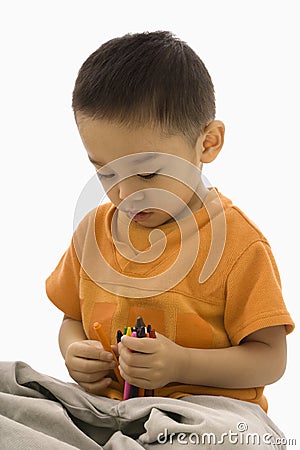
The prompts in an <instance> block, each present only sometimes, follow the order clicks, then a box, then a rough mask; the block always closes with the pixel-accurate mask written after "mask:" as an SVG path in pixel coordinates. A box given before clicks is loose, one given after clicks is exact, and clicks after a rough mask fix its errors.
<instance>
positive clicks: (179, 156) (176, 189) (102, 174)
mask: <svg viewBox="0 0 300 450" xmlns="http://www.w3.org/2000/svg"><path fill="white" fill-rule="evenodd" d="M76 117H77V124H78V129H79V133H80V136H81V139H82V141H83V144H84V146H85V148H86V150H87V153H88V157H89V159H90V160H91V162H92V163H93V165H94V166H95V168H96V170H97V173H98V176H99V178H100V181H101V183H102V185H103V187H104V189H105V191H106V193H107V196H108V197H109V199H110V200H111V202H112V203H113V204H114V205H115V206H116V207H117V208H118V209H119V210H120V214H126V215H127V216H128V217H129V218H130V219H132V220H134V221H136V222H138V223H140V224H141V225H143V226H145V227H155V226H158V225H162V224H163V223H165V222H167V221H169V220H170V219H172V218H173V217H175V216H176V215H178V214H179V213H180V212H182V211H183V209H184V205H187V206H188V207H189V208H190V209H191V210H192V211H194V210H197V209H199V208H200V207H201V201H200V200H199V197H198V196H197V195H196V194H195V192H194V191H195V189H196V188H197V187H198V185H199V184H200V183H201V177H200V172H199V166H200V164H201V160H200V159H201V151H199V150H198V151H196V149H195V148H192V147H191V146H190V145H189V144H188V142H187V140H185V139H184V138H183V137H182V136H180V135H176V136H167V137H166V136H163V135H162V134H161V133H160V131H159V130H158V129H153V128H151V127H149V128H148V127H139V128H128V127H124V126H121V125H119V124H118V123H114V122H108V121H106V120H103V119H92V118H90V117H87V116H83V115H80V114H77V116H76ZM200 146H201V142H200ZM198 147H199V145H198ZM168 173H170V175H171V174H172V177H171V176H168V175H167V174H168ZM185 183H186V184H187V185H186V184H185ZM155 206H156V207H155Z"/></svg>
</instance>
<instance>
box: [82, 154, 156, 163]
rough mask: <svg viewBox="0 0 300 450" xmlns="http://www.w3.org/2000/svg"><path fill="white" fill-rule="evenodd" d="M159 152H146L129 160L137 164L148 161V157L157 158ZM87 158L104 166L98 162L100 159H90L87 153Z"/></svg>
mask: <svg viewBox="0 0 300 450" xmlns="http://www.w3.org/2000/svg"><path fill="white" fill-rule="evenodd" d="M158 156H159V153H154V152H153V153H152V152H150V153H148V154H147V155H145V156H144V157H142V158H141V157H139V158H136V159H132V160H131V161H130V162H131V163H133V164H137V163H141V162H145V161H149V160H150V159H156V158H158ZM88 158H89V160H90V161H91V163H92V164H97V166H105V165H106V164H104V163H102V162H100V161H95V160H94V159H92V158H91V157H90V156H89V155H88Z"/></svg>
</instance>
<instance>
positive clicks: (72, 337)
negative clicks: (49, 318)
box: [58, 315, 87, 359]
mask: <svg viewBox="0 0 300 450" xmlns="http://www.w3.org/2000/svg"><path fill="white" fill-rule="evenodd" d="M86 339H87V336H86V334H85V332H84V329H83V326H82V322H80V321H79V320H75V319H72V318H71V317H68V316H66V315H64V318H63V322H62V324H61V327H60V330H59V337H58V341H59V348H60V351H61V354H62V355H63V357H64V359H65V357H66V351H67V349H68V347H69V345H70V344H72V343H73V342H78V341H84V340H86Z"/></svg>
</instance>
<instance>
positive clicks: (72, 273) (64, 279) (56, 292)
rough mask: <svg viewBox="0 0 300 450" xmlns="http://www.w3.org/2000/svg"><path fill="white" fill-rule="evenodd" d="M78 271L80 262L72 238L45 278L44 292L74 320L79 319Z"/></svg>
mask: <svg viewBox="0 0 300 450" xmlns="http://www.w3.org/2000/svg"><path fill="white" fill-rule="evenodd" d="M79 272H80V263H79V261H78V258H77V255H76V251H75V248H74V240H73V239H72V242H71V245H70V247H69V248H68V249H67V251H66V252H65V253H64V255H63V256H62V258H61V260H60V261H59V263H58V265H57V267H56V268H55V270H54V271H53V272H52V273H51V275H50V276H49V277H48V278H47V280H46V292H47V296H48V297H49V299H50V300H51V301H52V303H54V305H55V306H57V307H58V308H59V309H60V310H61V311H63V312H64V313H65V314H66V315H67V316H70V317H72V318H73V319H75V320H81V312H80V298H79Z"/></svg>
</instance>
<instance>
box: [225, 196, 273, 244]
mask: <svg viewBox="0 0 300 450" xmlns="http://www.w3.org/2000/svg"><path fill="white" fill-rule="evenodd" d="M219 195H220V197H221V199H222V203H223V205H224V210H225V216H226V234H227V238H228V239H229V240H232V241H234V242H236V243H238V245H241V246H243V245H245V246H248V245H251V243H254V242H256V241H262V242H264V243H266V244H268V241H267V239H266V237H265V236H264V234H263V233H262V231H261V230H260V228H259V226H258V225H257V224H256V223H255V222H254V221H253V220H252V219H250V218H249V216H248V215H247V214H246V213H245V212H244V211H243V210H242V209H241V208H240V207H238V206H237V205H235V204H234V203H233V202H232V201H231V200H230V199H229V198H227V197H225V196H224V195H223V194H220V193H219Z"/></svg>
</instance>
